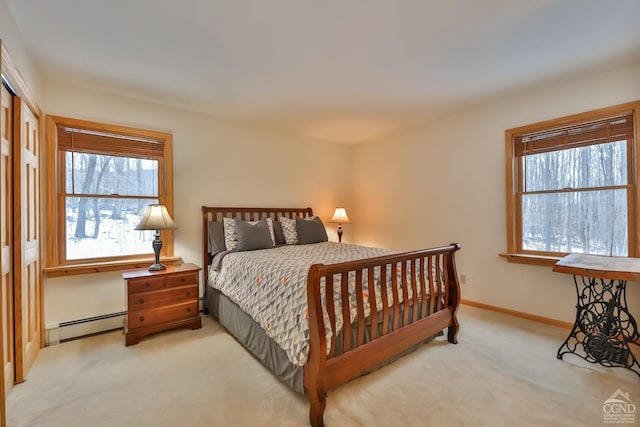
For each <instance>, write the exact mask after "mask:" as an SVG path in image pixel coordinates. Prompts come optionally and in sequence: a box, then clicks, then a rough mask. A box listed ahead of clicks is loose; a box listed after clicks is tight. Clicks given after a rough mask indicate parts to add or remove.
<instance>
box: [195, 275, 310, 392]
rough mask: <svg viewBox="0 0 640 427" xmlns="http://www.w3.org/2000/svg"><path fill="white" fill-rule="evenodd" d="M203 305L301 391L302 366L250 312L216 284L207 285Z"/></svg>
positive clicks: (302, 380)
mask: <svg viewBox="0 0 640 427" xmlns="http://www.w3.org/2000/svg"><path fill="white" fill-rule="evenodd" d="M204 303H205V307H206V309H207V310H208V311H209V314H210V315H213V317H215V318H216V319H217V320H218V321H219V322H220V324H221V325H222V326H224V327H225V328H226V329H227V331H229V333H230V334H231V335H233V337H234V338H235V339H236V340H238V342H239V343H240V344H242V345H243V346H244V347H245V348H246V349H247V350H249V351H250V352H251V354H253V355H254V356H255V357H257V358H258V359H259V360H260V361H261V362H262V363H263V364H264V365H265V366H266V367H267V368H269V369H270V370H271V372H273V373H274V374H275V375H276V376H277V377H278V378H279V379H280V381H282V382H284V383H285V384H287V385H288V386H289V387H291V388H292V389H293V390H295V391H297V392H298V393H302V394H304V392H305V390H304V367H302V366H296V365H294V364H293V363H291V362H290V361H289V358H288V357H287V354H286V352H285V351H284V350H283V349H282V348H280V346H279V345H278V344H276V342H275V341H274V340H272V339H271V338H270V337H268V336H267V334H266V332H265V331H264V329H262V327H261V326H260V325H259V324H258V323H256V322H255V321H254V320H253V319H252V318H251V316H249V315H248V314H247V313H245V312H244V311H242V310H241V309H240V307H238V306H237V305H236V304H235V303H234V302H232V301H231V300H230V299H229V298H227V297H226V296H225V295H224V294H222V293H221V292H220V291H218V290H217V289H215V288H212V287H210V286H208V287H207V290H206V292H205V300H204Z"/></svg>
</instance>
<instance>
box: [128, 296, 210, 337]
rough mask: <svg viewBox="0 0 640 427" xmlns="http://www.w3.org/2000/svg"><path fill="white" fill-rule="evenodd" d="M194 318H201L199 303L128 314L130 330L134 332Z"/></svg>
mask: <svg viewBox="0 0 640 427" xmlns="http://www.w3.org/2000/svg"><path fill="white" fill-rule="evenodd" d="M194 316H200V313H198V301H194V302H189V303H185V304H177V305H172V306H170V307H164V308H152V309H149V310H140V311H135V312H131V313H129V314H128V317H129V319H128V321H129V328H130V329H131V330H133V329H136V328H147V327H152V326H157V325H159V324H164V323H169V322H175V321H178V320H185V319H192V318H193V317H194Z"/></svg>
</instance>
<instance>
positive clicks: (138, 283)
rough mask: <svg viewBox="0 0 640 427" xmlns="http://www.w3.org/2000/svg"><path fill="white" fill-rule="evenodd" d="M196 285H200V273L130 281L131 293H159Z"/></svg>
mask: <svg viewBox="0 0 640 427" xmlns="http://www.w3.org/2000/svg"><path fill="white" fill-rule="evenodd" d="M195 284H198V272H190V273H180V274H173V275H171V276H167V277H162V276H158V277H145V278H142V279H132V280H129V281H128V287H129V293H136V292H147V291H157V290H160V289H166V288H174V287H177V286H186V285H195Z"/></svg>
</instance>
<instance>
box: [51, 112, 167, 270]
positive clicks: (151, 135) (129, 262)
mask: <svg viewBox="0 0 640 427" xmlns="http://www.w3.org/2000/svg"><path fill="white" fill-rule="evenodd" d="M59 127H69V128H76V129H86V130H90V131H95V132H104V133H110V134H115V135H122V136H124V137H129V138H133V139H135V138H143V139H148V140H156V141H160V142H162V143H163V145H164V150H161V151H159V152H157V153H155V154H156V155H157V156H161V157H162V160H161V170H160V171H159V184H158V185H159V186H158V189H159V194H158V199H159V203H162V204H164V205H166V206H167V209H168V210H169V213H171V214H172V215H173V166H172V164H173V156H172V153H173V151H172V139H173V137H172V135H171V134H170V133H166V132H158V131H151V130H145V129H138V128H132V127H126V126H119V125H113V124H107V123H99V122H91V121H87V120H80V119H73V118H68V117H60V116H53V115H48V116H47V117H46V141H47V147H46V177H47V178H46V183H45V185H46V206H47V211H46V219H45V220H46V235H47V242H46V261H47V266H46V267H45V268H44V271H45V273H47V275H48V276H49V277H56V276H63V275H71V274H87V273H98V272H104V271H115V270H122V269H128V268H141V267H146V266H148V265H149V264H151V263H153V261H154V254H153V250H152V247H151V244H149V253H148V254H143V255H127V256H114V257H101V258H93V259H81V260H67V259H66V257H65V254H64V247H65V246H64V243H65V242H66V240H65V237H64V236H65V234H64V233H65V226H66V224H65V222H64V204H65V192H64V190H65V189H64V188H63V186H64V182H63V178H62V177H61V176H60V175H61V172H60V171H61V167H60V161H61V160H60V158H61V153H62V152H63V150H62V149H61V147H60V146H59V144H58V128H59ZM117 150H118V148H117V146H116V147H115V148H114V146H113V144H112V145H110V148H109V150H108V154H111V155H114V154H116V153H117ZM96 152H98V151H97V150H96ZM160 189H163V191H161V190H160ZM160 238H161V240H162V251H161V252H160V255H161V258H162V260H163V262H165V263H172V262H175V261H177V260H178V259H177V258H176V257H174V256H173V248H174V244H173V231H172V230H161V232H160Z"/></svg>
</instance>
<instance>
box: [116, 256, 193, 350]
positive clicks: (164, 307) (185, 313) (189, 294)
mask: <svg viewBox="0 0 640 427" xmlns="http://www.w3.org/2000/svg"><path fill="white" fill-rule="evenodd" d="M199 272H200V267H198V266H197V265H195V264H176V265H168V266H167V268H166V270H160V271H149V270H148V269H146V268H137V269H134V270H124V271H122V278H123V279H124V280H125V300H126V304H127V307H126V308H127V315H126V316H125V318H124V336H125V345H132V344H137V343H138V342H139V341H140V338H142V337H145V336H147V335H149V334H152V333H155V332H160V331H166V330H168V329H173V328H179V327H183V326H187V327H189V328H191V329H198V328H200V327H201V325H202V324H201V320H200V312H199V306H198V296H199V288H200V285H199V276H200V274H199Z"/></svg>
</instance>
